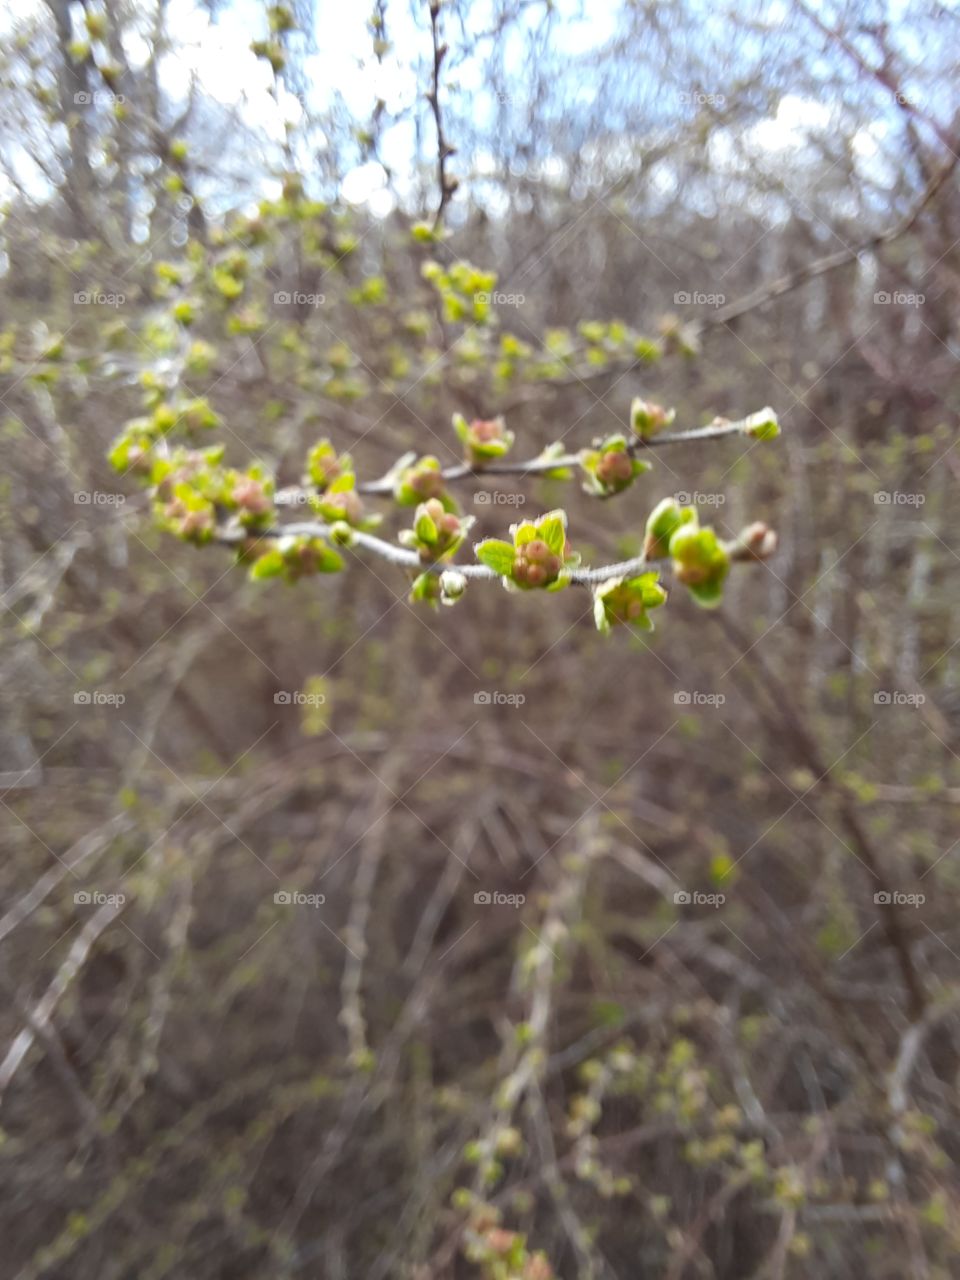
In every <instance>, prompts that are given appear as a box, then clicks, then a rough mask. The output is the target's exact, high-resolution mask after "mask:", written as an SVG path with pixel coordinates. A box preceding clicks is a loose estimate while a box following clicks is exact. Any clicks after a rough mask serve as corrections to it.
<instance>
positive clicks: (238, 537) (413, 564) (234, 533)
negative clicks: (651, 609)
mask: <svg viewBox="0 0 960 1280" xmlns="http://www.w3.org/2000/svg"><path fill="white" fill-rule="evenodd" d="M352 532H353V543H354V545H356V546H358V547H364V548H365V549H366V550H367V551H373V552H374V553H375V554H376V555H379V556H382V557H383V559H384V560H389V561H390V562H391V563H392V564H400V565H404V566H406V567H407V568H410V569H416V570H417V572H418V573H443V572H444V571H445V570H447V569H452V570H455V571H456V572H457V573H462V574H463V576H464V577H465V578H487V579H492V580H495V581H499V580H500V578H501V575H500V574H499V573H495V572H494V571H493V569H491V568H489V567H488V566H487V565H485V564H459V563H457V562H456V561H446V560H442V561H441V560H437V561H434V562H433V563H432V564H425V563H424V562H423V561H422V560H421V559H420V556H419V555H418V554H417V552H416V551H408V550H407V549H406V547H397V546H394V544H393V543H392V542H385V541H384V539H383V538H378V537H376V536H375V535H374V534H372V533H362V532H361V531H360V530H359V529H354V530H353V531H352ZM256 537H257V538H258V539H261V538H270V539H273V538H286V537H295V538H296V537H299V538H323V539H325V540H326V541H327V542H332V543H333V545H334V546H336V545H337V542H336V539H335V538H334V536H333V529H332V526H331V525H329V524H324V523H323V522H322V521H320V520H297V521H294V522H292V523H290V524H284V525H278V526H276V527H275V528H273V529H265V530H263V531H261V532H259V533H257V535H256ZM214 541H215V542H217V543H220V544H221V545H222V546H239V545H240V544H241V543H244V542H249V541H250V533H249V532H248V531H247V530H244V529H222V530H220V532H219V533H218V534H217V536H216V537H215V538H214ZM647 568H649V562H648V561H647V559H646V557H645V556H642V555H639V556H634V557H633V558H632V559H630V560H621V561H620V562H619V563H618V564H608V565H603V566H601V567H599V568H596V569H570V570H568V571H567V572H568V574H569V578H570V581H571V582H576V583H580V584H581V585H585V584H589V583H594V582H606V581H607V580H608V579H609V578H619V577H627V576H629V575H631V574H637V573H642V572H643V570H644V569H647Z"/></svg>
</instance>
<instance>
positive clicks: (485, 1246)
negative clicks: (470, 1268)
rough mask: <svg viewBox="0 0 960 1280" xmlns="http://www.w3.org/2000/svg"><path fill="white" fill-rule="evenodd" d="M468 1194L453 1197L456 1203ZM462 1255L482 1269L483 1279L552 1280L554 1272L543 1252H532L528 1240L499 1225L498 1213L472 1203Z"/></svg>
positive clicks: (488, 1206)
mask: <svg viewBox="0 0 960 1280" xmlns="http://www.w3.org/2000/svg"><path fill="white" fill-rule="evenodd" d="M467 1194H468V1193H466V1192H464V1193H463V1194H461V1193H460V1192H458V1193H456V1194H455V1196H454V1200H455V1202H457V1201H461V1200H463V1199H465V1198H466V1195H467ZM465 1253H466V1256H467V1258H468V1259H469V1260H470V1261H471V1262H476V1263H477V1264H478V1265H479V1266H481V1267H482V1268H483V1274H484V1276H485V1277H486V1280H554V1275H555V1272H554V1270H553V1267H551V1265H550V1263H549V1261H548V1260H547V1256H546V1254H545V1253H543V1251H542V1250H539V1249H538V1250H537V1251H536V1252H535V1253H531V1252H530V1250H529V1249H528V1248H527V1238H526V1236H525V1235H524V1234H523V1233H522V1232H519V1231H510V1230H509V1229H508V1228H506V1227H503V1226H501V1225H500V1211H499V1210H498V1209H496V1208H494V1206H493V1205H489V1204H484V1203H482V1202H475V1203H474V1204H473V1205H472V1206H471V1214H470V1220H469V1222H468V1223H467V1231H466V1248H465Z"/></svg>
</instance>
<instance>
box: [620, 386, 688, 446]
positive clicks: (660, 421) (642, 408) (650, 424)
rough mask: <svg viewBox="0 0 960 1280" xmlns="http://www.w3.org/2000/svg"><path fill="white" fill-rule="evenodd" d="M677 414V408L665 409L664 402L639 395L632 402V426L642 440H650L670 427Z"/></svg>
mask: <svg viewBox="0 0 960 1280" xmlns="http://www.w3.org/2000/svg"><path fill="white" fill-rule="evenodd" d="M676 416H677V411H676V409H665V408H664V407H663V405H662V404H654V403H653V401H651V400H641V399H640V397H639V396H635V397H634V399H633V401H632V402H631V404H630V426H631V427H632V428H633V430H634V431H635V432H636V433H637V435H638V436H640V438H641V439H642V440H649V439H650V438H651V436H655V435H657V434H658V433H659V432H661V431H662V430H663V428H664V427H669V426H670V424H671V422H673V420H674V418H675V417H676Z"/></svg>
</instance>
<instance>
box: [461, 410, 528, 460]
mask: <svg viewBox="0 0 960 1280" xmlns="http://www.w3.org/2000/svg"><path fill="white" fill-rule="evenodd" d="M453 429H454V431H455V432H456V433H457V436H458V437H459V439H460V441H461V443H462V444H463V449H464V460H465V461H466V462H468V463H469V464H470V466H471V467H482V466H483V465H484V464H485V463H487V462H490V461H492V460H493V459H494V458H502V457H503V456H504V454H505V453H507V452H508V450H509V449H510V447H511V446H512V445H513V440H514V435H513V432H512V431H508V430H507V427H506V423H505V422H504V420H503V418H489V419H484V418H474V420H473V421H472V422H467V420H466V418H464V416H463V415H462V414H460V413H455V414H454V415H453Z"/></svg>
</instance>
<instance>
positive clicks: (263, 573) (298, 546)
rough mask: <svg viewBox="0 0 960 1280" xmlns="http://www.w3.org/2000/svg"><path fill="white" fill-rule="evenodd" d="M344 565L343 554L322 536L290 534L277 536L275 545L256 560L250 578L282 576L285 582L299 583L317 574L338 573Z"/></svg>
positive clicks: (255, 579)
mask: <svg viewBox="0 0 960 1280" xmlns="http://www.w3.org/2000/svg"><path fill="white" fill-rule="evenodd" d="M342 568H343V560H342V559H341V557H340V556H339V555H338V554H337V552H336V551H334V549H333V548H332V547H328V546H327V544H326V543H325V542H324V541H323V540H322V539H321V538H308V537H299V536H294V535H292V534H288V535H286V536H285V537H282V538H278V539H277V541H276V543H275V545H274V546H272V547H271V548H270V549H269V550H268V551H265V552H264V553H263V555H261V556H258V557H257V559H256V560H254V562H253V566H252V568H251V570H250V577H251V578H252V579H254V581H260V580H261V579H264V578H282V579H283V580H284V581H285V582H297V581H299V579H300V578H305V577H309V576H312V575H313V574H315V573H337V572H338V570H340V569H342Z"/></svg>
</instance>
